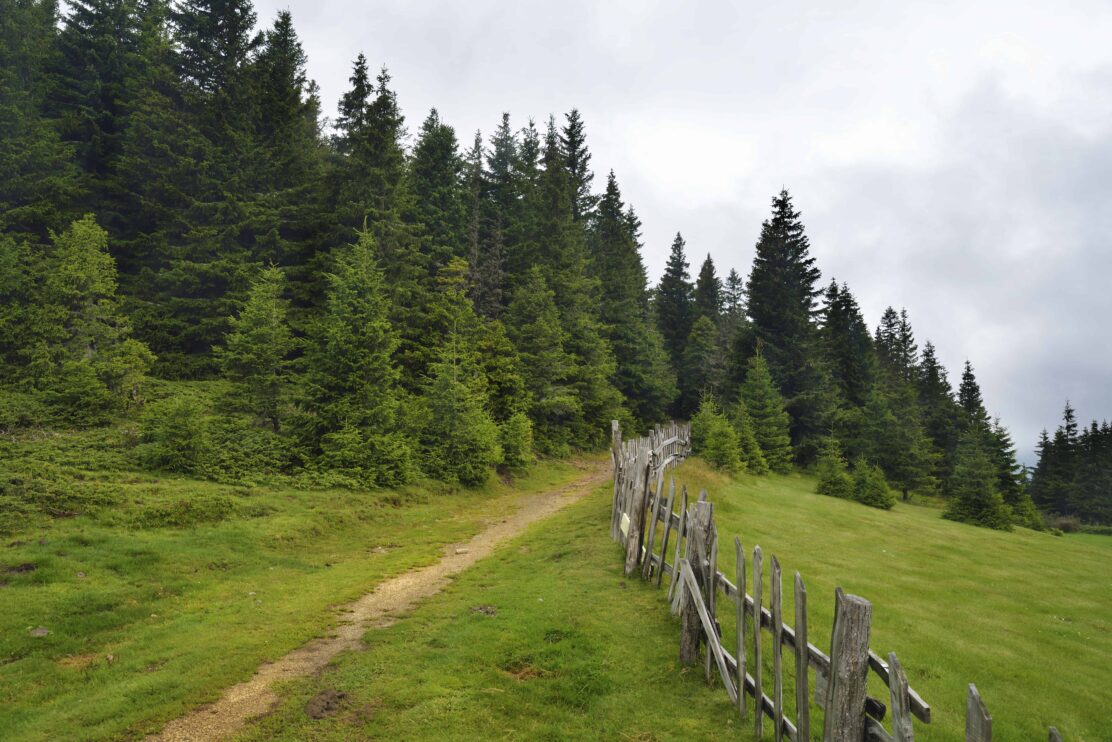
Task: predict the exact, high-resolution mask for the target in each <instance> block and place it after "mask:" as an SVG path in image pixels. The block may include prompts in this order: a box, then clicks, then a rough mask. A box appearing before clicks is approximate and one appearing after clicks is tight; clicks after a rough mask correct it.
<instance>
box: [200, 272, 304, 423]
mask: <svg viewBox="0 0 1112 742" xmlns="http://www.w3.org/2000/svg"><path fill="white" fill-rule="evenodd" d="M284 285H285V281H284V279H283V277H282V272H281V271H280V270H279V269H278V268H274V267H270V268H267V269H265V270H263V271H262V272H261V273H260V274H259V276H258V278H256V279H255V282H254V283H253V284H252V285H251V289H250V291H249V292H248V294H247V301H246V302H244V305H243V309H242V310H241V311H240V313H239V316H238V317H232V318H230V319H229V324H230V326H231V330H230V331H229V332H228V334H227V336H226V337H225V338H224V346H223V347H219V348H215V349H214V350H215V351H216V354H217V357H218V358H219V359H220V363H221V367H222V369H223V371H224V375H225V376H226V377H227V378H228V379H229V380H231V381H232V382H234V383H235V384H236V394H235V397H236V400H237V401H240V402H242V403H243V404H245V405H246V406H247V408H248V409H250V410H251V411H252V412H254V413H255V414H256V415H258V417H259V418H260V419H262V420H264V421H265V422H266V423H267V424H268V425H270V426H271V428H272V429H273V430H274V432H275V433H277V432H278V430H279V422H280V411H281V404H282V394H283V387H284V385H285V381H286V374H287V370H288V367H289V364H288V362H287V357H288V356H289V354H290V352H291V351H292V350H293V346H294V343H293V336H292V335H291V333H290V328H289V326H288V324H287V321H286V313H287V302H286V301H285V300H284V299H283V298H282V289H283V287H284Z"/></svg>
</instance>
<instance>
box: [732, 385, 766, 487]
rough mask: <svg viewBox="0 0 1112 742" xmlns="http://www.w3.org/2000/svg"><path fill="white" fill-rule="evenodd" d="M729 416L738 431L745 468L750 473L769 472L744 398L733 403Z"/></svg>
mask: <svg viewBox="0 0 1112 742" xmlns="http://www.w3.org/2000/svg"><path fill="white" fill-rule="evenodd" d="M729 417H730V424H731V425H733V426H734V431H735V432H736V433H737V439H738V447H739V451H740V454H741V462H742V463H743V464H745V468H746V469H747V470H748V471H749V473H750V474H757V475H763V474H768V472H769V469H768V462H767V461H766V460H765V457H764V452H762V451H761V446H760V444H759V443H757V436H756V435H755V434H754V433H753V420H752V419H751V418H750V417H749V411H748V410H747V409H745V402H744V401H743V400H741V399H738V401H737V402H736V403H735V404H734V405H733V407H732V408H731V409H730V415H729Z"/></svg>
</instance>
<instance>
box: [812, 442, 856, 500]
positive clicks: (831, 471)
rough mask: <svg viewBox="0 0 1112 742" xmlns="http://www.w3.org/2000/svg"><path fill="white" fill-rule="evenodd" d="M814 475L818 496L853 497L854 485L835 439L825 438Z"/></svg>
mask: <svg viewBox="0 0 1112 742" xmlns="http://www.w3.org/2000/svg"><path fill="white" fill-rule="evenodd" d="M815 473H816V475H817V476H818V480H819V482H818V485H817V487H816V488H815V491H816V492H818V493H819V494H820V495H826V496H828V497H840V498H842V499H850V498H852V497H854V496H855V492H856V483H855V482H854V478H853V477H852V476H851V475H850V473H849V465H848V464H847V463H846V460H845V457H843V456H842V449H841V446H839V445H838V440H837V439H836V438H833V437H830V438H827V439H826V441H825V442H824V443H823V447H822V453H820V454H819V460H818V463H817V464H816V468H815Z"/></svg>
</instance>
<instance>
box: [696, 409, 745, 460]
mask: <svg viewBox="0 0 1112 742" xmlns="http://www.w3.org/2000/svg"><path fill="white" fill-rule="evenodd" d="M691 449H692V451H693V452H694V453H696V454H698V455H700V456H702V457H703V458H704V459H706V461H707V463H709V464H710V465H711V466H713V467H714V468H716V469H721V470H723V471H728V472H736V471H737V470H739V469H740V468H741V458H740V450H741V444H740V442H739V441H738V437H737V431H736V430H734V426H733V425H731V424H730V421H729V420H727V419H726V416H725V415H723V414H722V413H721V412H719V411H718V406H717V405H716V404H715V403H714V401H713V400H712V399H710V398H709V397H704V398H703V401H702V402H701V403H700V404H699V411H698V412H697V413H695V416H694V417H693V418H691Z"/></svg>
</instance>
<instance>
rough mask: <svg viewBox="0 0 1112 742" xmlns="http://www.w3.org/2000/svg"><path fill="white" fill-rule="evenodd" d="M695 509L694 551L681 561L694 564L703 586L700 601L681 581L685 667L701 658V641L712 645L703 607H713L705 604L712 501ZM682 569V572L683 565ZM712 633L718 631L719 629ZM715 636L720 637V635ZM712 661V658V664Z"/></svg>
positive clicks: (708, 655) (681, 653) (696, 575)
mask: <svg viewBox="0 0 1112 742" xmlns="http://www.w3.org/2000/svg"><path fill="white" fill-rule="evenodd" d="M694 511H695V513H694V517H693V518H692V521H691V528H690V535H689V537H688V540H687V542H688V544H689V545H690V547H691V548H690V553H689V555H688V557H687V558H686V559H684V561H683V562H682V563H681V564H688V565H691V567H692V569H693V570H694V574H695V580H696V582H697V583H698V586H699V600H698V601H694V598H695V597H696V596H693V595H691V594H690V590H689V587H690V586H689V584H688V583H687V582H686V581H684V582H683V583H681V586H680V591H681V593H683V594H682V596H681V599H680V664H682V665H685V666H691V665H694V664H695V663H696V662H697V661H698V659H699V644H700V643H701V642H703V641H706V642H707V646H708V647H709V646H710V637H709V636H704V632H703V630H702V627H701V621H700V617H699V610H700V609H701V610H703V611H706V610H708V608H709V606H706V605H702V604H703V602H704V601H705V598H703V597H702V594H703V589H704V588H705V587H706V586H707V582H706V566H705V565H706V561H707V556H708V549H709V542H710V539H711V531H712V529H713V528H714V525H713V523H712V519H713V515H712V514H713V507H712V506H711V504H710V503H709V502H707V501H705V500H701V501H699V502H697V503H695V508H694ZM680 569H681V574H682V569H683V567H681V568H680ZM694 602H698V603H699V604H700V605H699V606H695V605H694ZM712 633H715V634H717V632H712ZM715 638H717V636H716V637H715ZM707 657H708V658H709V657H710V652H709V650H708V652H707ZM709 662H710V661H709V659H708V661H707V663H708V665H709ZM708 679H709V678H708Z"/></svg>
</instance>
